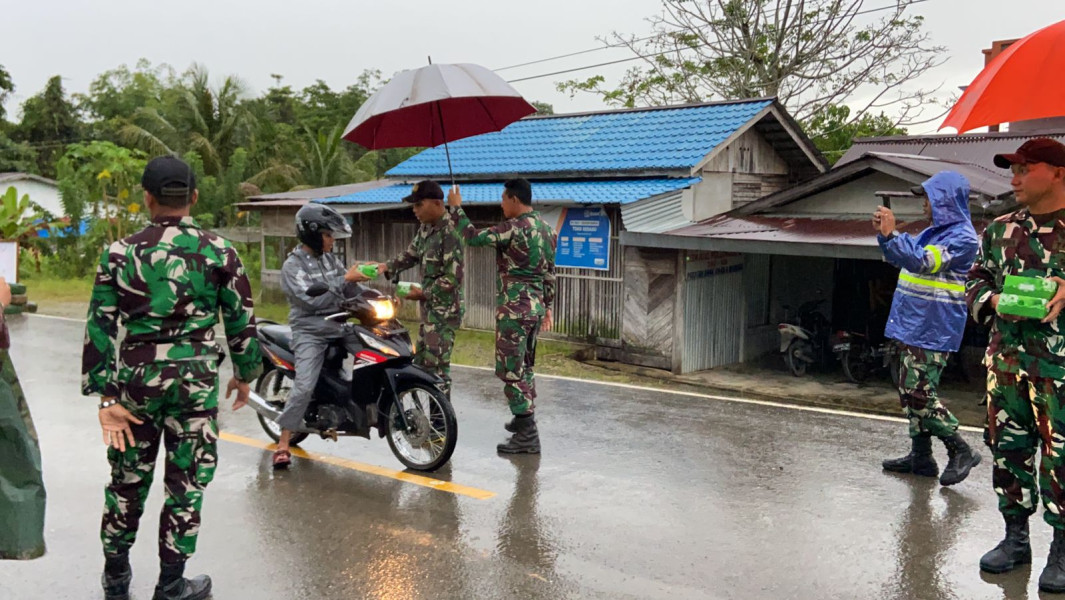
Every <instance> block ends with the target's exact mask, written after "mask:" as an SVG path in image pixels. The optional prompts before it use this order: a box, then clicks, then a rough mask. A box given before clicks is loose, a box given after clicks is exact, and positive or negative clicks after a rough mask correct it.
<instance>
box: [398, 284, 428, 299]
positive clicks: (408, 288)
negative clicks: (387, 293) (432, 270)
mask: <svg viewBox="0 0 1065 600" xmlns="http://www.w3.org/2000/svg"><path fill="white" fill-rule="evenodd" d="M414 290H418V291H419V292H420V291H421V290H422V286H420V285H418V284H417V283H414V282H412V281H401V282H399V284H398V285H396V295H397V296H399V297H400V298H406V297H407V296H409V295H410V293H411V292H412V291H414Z"/></svg>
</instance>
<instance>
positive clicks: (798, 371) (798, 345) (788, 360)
mask: <svg viewBox="0 0 1065 600" xmlns="http://www.w3.org/2000/svg"><path fill="white" fill-rule="evenodd" d="M804 348H805V349H806V351H807V352H811V351H812V350H813V347H811V346H810V343H809V342H807V341H806V340H803V339H794V340H792V341H791V343H790V344H788V349H787V350H785V351H784V364H786V365H788V370H789V371H791V374H792V375H794V376H796V377H802V376H803V375H805V374H806V366H807V364H808V363H807V362H806V361H805V360H803V359H802V356H801V354H802V352H803V349H804Z"/></svg>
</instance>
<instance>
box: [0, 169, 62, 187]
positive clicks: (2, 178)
mask: <svg viewBox="0 0 1065 600" xmlns="http://www.w3.org/2000/svg"><path fill="white" fill-rule="evenodd" d="M26 180H29V181H36V182H37V183H43V184H45V185H51V186H58V185H59V182H58V181H56V180H54V179H48V178H47V177H41V176H40V175H34V174H32V173H17V172H7V173H0V183H10V182H12V181H26Z"/></svg>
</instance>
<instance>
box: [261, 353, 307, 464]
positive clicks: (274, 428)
mask: <svg viewBox="0 0 1065 600" xmlns="http://www.w3.org/2000/svg"><path fill="white" fill-rule="evenodd" d="M291 392H292V378H290V377H286V376H285V375H284V374H283V373H281V372H280V371H278V370H277V369H270V370H268V371H266V372H265V373H263V374H262V375H260V376H259V379H258V380H256V382H255V393H256V394H259V395H260V396H262V397H263V400H266V401H267V403H269V404H270V406H271V407H273V408H274V409H276V410H279V411H281V410H285V402H287V401H288V395H289V393H291ZM255 415H256V416H257V417H259V426H260V427H262V428H263V431H265V432H266V435H268V436H269V437H270V439H272V440H274V441H275V442H277V441H279V440H280V439H281V426H280V425H278V424H277V423H275V422H273V421H271V420H270V419H267V418H266V417H264V416H262V415H260V414H259V413H255ZM305 439H307V434H306V433H293V434H292V437H291V438H289V444H292V445H293V446H296V445H298V444H299V443H300V442H302V441H303V440H305Z"/></svg>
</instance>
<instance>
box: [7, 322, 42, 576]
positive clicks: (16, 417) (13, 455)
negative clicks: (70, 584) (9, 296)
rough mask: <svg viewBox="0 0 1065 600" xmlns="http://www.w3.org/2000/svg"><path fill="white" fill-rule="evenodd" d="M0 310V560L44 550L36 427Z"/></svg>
mask: <svg viewBox="0 0 1065 600" xmlns="http://www.w3.org/2000/svg"><path fill="white" fill-rule="evenodd" d="M7 335H8V334H7V325H6V324H5V323H4V317H3V314H2V311H0V457H3V459H2V460H0V560H3V559H9V560H26V559H31V558H37V557H39V556H41V555H43V554H44V507H45V491H44V480H43V478H42V476H41V450H40V446H39V444H38V441H37V430H36V429H34V427H33V419H32V418H30V408H29V405H28V404H27V403H26V395H25V394H23V393H22V386H21V385H20V384H19V380H18V375H17V374H16V373H15V365H14V364H13V363H12V362H11V355H10V354H9V352H8V337H7Z"/></svg>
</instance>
